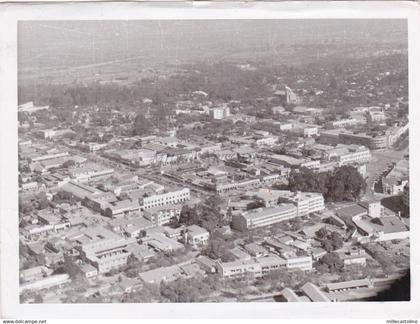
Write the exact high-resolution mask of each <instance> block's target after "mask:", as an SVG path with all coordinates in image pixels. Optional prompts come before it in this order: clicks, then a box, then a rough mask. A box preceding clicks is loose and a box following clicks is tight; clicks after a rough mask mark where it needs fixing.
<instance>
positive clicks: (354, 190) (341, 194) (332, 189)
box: [289, 166, 366, 202]
mask: <svg viewBox="0 0 420 324" xmlns="http://www.w3.org/2000/svg"><path fill="white" fill-rule="evenodd" d="M289 190H292V191H308V192H320V193H322V194H323V195H324V198H325V200H326V201H335V202H340V201H355V200H357V199H358V198H359V197H360V195H361V194H362V193H363V192H364V191H365V190H366V182H365V180H364V179H363V177H362V175H361V174H360V173H359V172H358V171H357V169H356V168H355V167H353V166H341V167H339V168H337V169H335V170H334V171H332V172H321V173H316V172H314V171H312V170H309V169H306V168H304V169H302V170H299V171H296V170H292V171H291V172H290V175H289Z"/></svg>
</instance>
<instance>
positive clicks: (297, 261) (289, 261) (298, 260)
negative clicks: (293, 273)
mask: <svg viewBox="0 0 420 324" xmlns="http://www.w3.org/2000/svg"><path fill="white" fill-rule="evenodd" d="M283 257H284V258H285V259H286V268H287V269H288V270H294V269H300V270H303V271H306V270H312V257H311V256H307V255H302V256H298V255H290V256H283Z"/></svg>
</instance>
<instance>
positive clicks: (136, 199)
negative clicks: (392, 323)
mask: <svg viewBox="0 0 420 324" xmlns="http://www.w3.org/2000/svg"><path fill="white" fill-rule="evenodd" d="M261 5H262V4H261ZM407 5H408V6H409V5H411V4H407ZM338 6H341V5H338ZM69 8H71V7H69ZM159 10H162V9H159V8H158V9H156V10H155V11H154V12H160V11H159ZM249 10H251V9H249ZM133 11H134V9H133ZM207 11H209V10H206V9H202V10H201V11H200V12H199V13H200V14H199V15H197V17H198V18H195V17H192V15H187V16H186V18H183V17H182V16H181V15H180V14H178V13H177V11H174V12H175V14H165V15H161V16H159V15H154V14H152V15H151V16H150V18H148V16H146V15H143V16H141V18H140V19H136V18H135V17H132V16H127V17H124V15H117V14H116V15H115V17H112V19H110V16H109V15H106V14H104V15H103V16H102V17H103V18H95V19H86V18H85V17H84V16H83V18H82V19H77V16H76V15H74V14H69V15H67V18H66V19H61V18H60V19H55V18H54V17H52V16H51V15H42V14H39V15H38V16H37V17H36V19H29V18H30V15H28V16H24V18H23V19H18V20H17V22H16V32H15V35H16V38H15V43H14V45H13V46H15V48H16V52H15V53H16V56H15V61H14V62H15V63H16V67H15V72H16V75H15V76H14V77H11V78H10V79H9V80H10V83H11V84H12V85H13V82H14V80H16V85H13V87H14V88H15V92H14V93H15V94H16V98H14V99H13V100H15V101H6V104H5V107H8V106H7V104H8V103H10V102H11V103H13V102H14V103H15V105H14V107H13V109H14V110H9V111H12V114H13V116H12V118H11V119H9V120H10V121H11V122H10V123H8V124H9V125H7V126H8V127H10V129H15V130H16V131H15V133H16V135H14V134H13V131H10V132H9V131H6V130H4V129H3V130H2V135H1V137H2V143H3V144H4V143H5V142H6V141H8V136H9V135H8V134H10V139H9V140H10V141H13V142H15V139H16V142H15V143H14V146H15V149H14V151H13V150H12V151H6V150H4V149H3V148H2V152H1V154H2V155H3V152H8V154H5V155H7V156H8V157H9V155H10V156H12V158H13V161H15V164H14V163H11V164H9V166H6V167H3V165H2V179H3V180H4V182H6V181H7V182H8V183H9V181H10V180H8V179H10V178H11V177H10V176H9V175H7V173H9V172H10V174H12V173H13V174H15V175H16V184H14V185H13V186H10V187H7V186H4V184H3V185H2V196H1V197H2V200H3V202H6V200H8V199H9V198H8V197H10V202H11V201H14V202H15V203H14V204H15V207H13V204H12V205H10V204H9V205H7V202H6V205H4V206H6V207H3V208H2V209H1V210H2V215H1V216H2V222H3V223H2V224H4V222H5V221H4V218H8V220H7V224H9V223H10V222H11V223H10V224H12V225H13V226H10V225H6V226H7V228H6V229H5V228H2V230H3V232H2V237H3V239H2V240H4V238H5V233H6V241H3V242H2V245H3V246H4V247H5V248H4V250H3V251H2V254H3V256H2V264H1V266H2V273H1V274H2V276H3V281H2V282H5V281H4V272H13V276H14V277H13V278H15V279H14V280H15V281H16V283H15V287H16V291H13V289H11V288H12V286H6V287H5V286H4V287H5V288H6V289H8V290H9V291H10V292H11V293H12V294H14V295H16V305H17V306H16V308H14V309H19V308H22V309H27V310H31V311H34V310H36V307H44V306H43V305H45V306H48V308H39V309H40V310H42V309H43V310H44V311H43V312H44V313H45V312H46V310H47V309H48V312H49V311H51V313H54V314H57V312H58V310H59V309H65V308H63V307H67V306H69V307H72V308H71V309H73V310H74V311H72V312H73V314H70V315H69V316H80V314H76V313H77V311H76V310H77V308H75V307H81V306H83V309H84V311H85V312H86V314H88V311H90V309H92V312H95V314H98V313H99V310H100V309H105V308H104V307H108V310H105V311H104V314H105V313H106V312H112V309H113V307H115V309H116V310H117V309H118V310H119V311H120V310H122V309H127V308H118V307H125V306H129V305H131V307H132V308H131V310H135V309H136V307H143V306H142V305H144V306H145V307H146V308H147V307H150V308H149V312H152V309H154V310H157V309H158V308H157V307H162V309H163V308H164V307H165V305H163V304H166V305H167V306H168V307H177V306H176V305H181V306H182V305H184V306H185V307H191V310H192V311H193V310H194V309H195V307H200V306H199V305H200V304H201V305H202V306H204V305H206V306H204V307H208V312H211V309H213V307H214V309H218V308H215V307H219V306H220V307H222V306H223V305H225V306H228V305H229V306H228V307H232V308H231V309H232V311H233V310H235V311H238V310H240V309H246V308H247V307H248V308H249V307H256V308H255V312H256V313H255V314H257V311H258V309H259V308H258V307H262V308H264V307H270V308H266V309H271V310H273V314H274V312H275V310H276V309H277V308H278V307H281V308H278V309H281V310H282V312H285V311H286V312H287V309H288V308H290V309H291V310H292V311H294V312H295V313H296V312H299V307H300V306H298V305H300V304H296V303H304V304H301V306H303V308H307V309H308V312H309V311H313V310H314V308H313V307H315V304H314V303H316V305H319V307H320V308H319V309H320V311H319V312H322V309H323V310H325V309H329V308H330V307H331V309H332V308H334V307H340V305H342V306H343V307H345V308H342V309H346V310H347V312H349V311H350V309H351V308H352V307H353V306H349V305H356V308H355V311H354V312H355V314H356V312H357V310H356V309H357V307H359V306H363V307H365V309H368V308H369V307H370V306H369V305H372V312H373V309H374V308H375V307H377V306H378V305H380V307H381V308H382V309H386V308H387V307H389V309H388V311H389V312H391V311H392V305H393V304H394V305H396V302H398V304H401V305H403V304H405V305H406V306H407V307H411V306H410V305H411V302H412V301H413V296H414V295H415V292H416V291H417V290H416V289H414V288H413V286H412V283H413V280H412V279H413V278H412V275H413V272H414V271H415V269H418V266H417V265H416V264H415V263H413V262H414V261H413V260H415V258H414V259H413V257H414V254H413V251H414V250H413V245H414V244H416V243H415V242H414V243H413V242H411V239H413V240H415V239H416V238H415V237H411V238H410V236H412V235H410V229H411V227H412V226H414V227H413V228H415V226H416V225H415V224H414V223H412V222H411V219H410V218H411V217H410V215H411V214H412V213H413V210H414V209H413V206H416V202H414V203H415V205H413V202H412V203H410V191H411V192H412V191H413V187H416V185H415V183H412V182H411V181H410V174H411V178H413V179H415V177H413V173H412V171H413V170H412V169H414V168H415V167H416V165H415V163H414V162H413V156H412V155H413V149H412V148H413V147H414V146H413V141H415V138H414V137H415V136H414V137H413V134H411V136H410V131H412V132H414V134H415V132H416V129H417V128H418V127H417V126H416V125H415V124H414V119H412V118H413V117H412V116H413V114H412V111H413V109H416V108H418V100H417V102H416V101H414V102H416V104H415V105H414V106H413V101H412V98H413V97H412V95H413V82H416V81H418V80H414V79H413V77H414V74H415V73H414V72H413V71H414V69H413V59H412V53H414V52H415V50H418V47H417V48H414V47H413V43H412V42H411V40H410V36H409V35H410V33H412V24H411V23H410V20H409V19H408V18H407V17H404V15H400V16H398V15H395V16H396V17H394V16H392V15H389V17H386V16H385V15H383V16H381V17H375V16H374V15H372V17H371V18H370V17H369V16H367V15H361V16H360V17H357V16H354V17H350V16H351V15H349V17H343V15H336V17H334V16H333V15H324V16H325V17H322V16H320V15H315V14H314V15H313V16H314V17H312V16H310V18H300V16H296V17H293V16H287V15H283V16H282V15H278V17H276V16H274V15H272V16H269V15H265V16H264V15H262V14H260V15H256V17H257V18H252V17H250V16H249V15H248V16H247V15H245V16H244V17H245V18H240V17H239V16H238V17H235V15H233V14H231V15H229V16H228V15H225V16H224V15H217V14H214V13H213V12H212V13H211V14H210V13H209V14H207ZM70 12H71V10H70ZM159 14H160V13H159ZM48 17H51V18H48ZM72 17H76V18H72ZM87 17H89V15H87ZM258 17H264V19H262V18H258ZM411 21H412V20H411ZM410 24H411V25H410ZM410 26H411V27H410ZM410 30H411V32H410ZM411 35H412V34H411ZM413 48H414V49H413ZM3 62H6V61H4V60H3ZM11 62H12V61H11ZM6 63H7V62H6ZM12 64H13V62H12ZM9 66H10V64H9ZM417 66H418V65H417ZM417 72H418V71H417ZM416 76H418V74H416ZM2 80H5V79H4V77H2ZM413 80H414V81H413ZM417 85H418V83H417ZM10 88H12V87H10ZM1 89H4V88H1ZM2 91H3V90H2ZM15 94H13V93H12V92H11V93H10V96H9V94H6V95H7V96H9V97H10V98H13V97H14V96H15ZM416 105H417V107H415V106H416ZM7 109H8V108H7ZM7 109H6V111H7ZM409 124H410V125H411V126H412V127H411V130H410V129H409ZM416 127H417V128H416ZM3 144H2V147H4V146H3ZM10 147H11V146H10ZM11 161H12V160H11ZM13 161H12V162H13ZM413 181H414V180H413ZM5 188H8V189H6V190H8V191H9V195H10V196H8V195H7V194H5V191H4V190H5ZM13 188H16V192H14V191H15V190H14V189H13ZM12 189H13V190H12ZM12 195H16V198H12ZM411 196H412V197H415V195H414V196H413V194H411ZM5 197H6V199H4V198H5ZM13 199H15V200H13ZM413 199H414V198H413ZM414 200H415V199H414ZM7 206H11V207H7ZM410 206H411V208H410ZM410 211H411V212H410ZM414 214H415V213H414ZM6 215H7V217H6ZM414 218H415V217H414ZM413 222H414V220H413ZM410 223H411V224H410ZM2 227H3V225H2ZM14 233H16V235H15V234H14ZM413 236H415V235H413ZM8 242H11V243H12V245H10V243H8ZM9 246H12V250H13V252H6V253H7V255H9V256H10V255H12V254H13V256H15V257H16V261H11V262H12V263H11V264H10V267H8V268H9V269H8V270H4V268H5V267H6V264H5V259H4V253H5V252H4V251H5V250H6V248H8V247H9ZM9 250H10V248H9ZM9 259H10V260H11V258H9ZM13 262H16V264H15V265H14V264H13ZM410 268H411V269H412V271H411V272H410ZM14 269H16V270H14ZM7 276H9V275H8V274H7ZM9 278H10V277H9ZM9 282H10V281H9ZM7 287H9V288H7ZM5 288H2V290H3V291H2V298H3V300H4V296H5V295H4V289H5ZM413 289H414V290H413ZM325 303H329V305H331V306H328V308H325V307H324V306H326V305H327V304H325ZM344 304H346V305H344ZM101 305H102V306H101ZM124 305H125V306H124ZM137 305H138V306H137ZM147 305H150V306H147ZM158 305H161V306H158ZM171 305H174V306H171ZM195 305H197V306H195ZM236 305H238V306H236ZM239 305H242V306H239ZM246 305H249V306H246ZM251 305H252V306H251ZM268 305H271V306H268ZM311 305H312V306H311ZM321 305H322V306H321ZM387 305H390V306H387ZM184 306H182V307H184ZM29 307H31V308H29ZM56 307H57V308H56ZM100 307H102V308H100ZM237 307H238V308H237ZM239 307H241V308H239ZM402 307H405V306H402ZM303 308H302V309H303ZM140 309H144V308H138V309H137V311H138V312H139V313H140V312H141V311H140ZM171 309H172V308H171ZM173 309H175V308H173ZM197 309H199V308H197ZM401 309H403V308H401ZM407 309H408V308H407ZM315 310H316V309H315ZM116 312H117V311H116ZM164 312H171V310H170V309H166V310H165V311H164ZM223 312H224V314H226V313H228V310H227V309H224V310H223ZM249 312H251V309H249ZM28 314H29V313H28ZM32 314H34V313H32ZM39 314H42V313H41V311H40V313H39ZM162 314H163V313H162ZM215 314H217V313H215ZM220 314H222V313H220ZM244 314H246V311H245V313H244ZM284 314H287V313H284ZM290 314H292V313H290ZM372 314H373V313H372ZM390 314H391V313H386V312H384V313H383V317H386V318H388V319H390V318H392V317H390V316H389V315H390ZM266 315H269V313H267V314H266ZM417 315H418V314H417ZM104 316H105V315H104ZM216 316H217V315H216ZM243 316H246V315H243ZM285 316H288V315H285ZM308 316H309V315H308ZM350 316H351V315H350ZM410 316H411V314H409V313H407V317H406V318H407V319H409V318H415V317H410ZM40 318H44V317H42V316H41V317H40Z"/></svg>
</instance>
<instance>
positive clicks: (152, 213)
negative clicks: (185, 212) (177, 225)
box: [144, 205, 181, 226]
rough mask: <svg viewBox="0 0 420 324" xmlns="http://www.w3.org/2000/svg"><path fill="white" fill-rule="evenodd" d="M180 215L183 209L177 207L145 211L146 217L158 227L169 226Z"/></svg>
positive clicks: (169, 206) (168, 206)
mask: <svg viewBox="0 0 420 324" xmlns="http://www.w3.org/2000/svg"><path fill="white" fill-rule="evenodd" d="M180 215H181V207H179V206H176V205H166V206H160V207H153V208H149V209H147V210H145V211H144V217H145V218H146V219H148V220H150V221H151V222H152V223H153V224H155V225H157V226H162V225H165V224H168V223H170V222H171V221H172V220H173V219H174V218H176V219H178V218H179V216H180Z"/></svg>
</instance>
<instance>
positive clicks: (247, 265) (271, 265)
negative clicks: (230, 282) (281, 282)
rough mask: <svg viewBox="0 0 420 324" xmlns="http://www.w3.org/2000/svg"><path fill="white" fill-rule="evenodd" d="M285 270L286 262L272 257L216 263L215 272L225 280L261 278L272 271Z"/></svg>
mask: <svg viewBox="0 0 420 324" xmlns="http://www.w3.org/2000/svg"><path fill="white" fill-rule="evenodd" d="M285 268H286V260H284V259H282V258H280V257H278V256H275V255H272V256H267V257H261V258H253V259H249V260H237V261H231V262H220V261H219V262H216V270H217V272H218V273H219V274H220V275H221V276H222V277H223V278H226V279H233V278H241V277H244V276H247V275H248V276H253V277H254V278H261V277H262V276H264V275H267V274H269V273H270V272H272V271H278V270H281V269H285Z"/></svg>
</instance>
